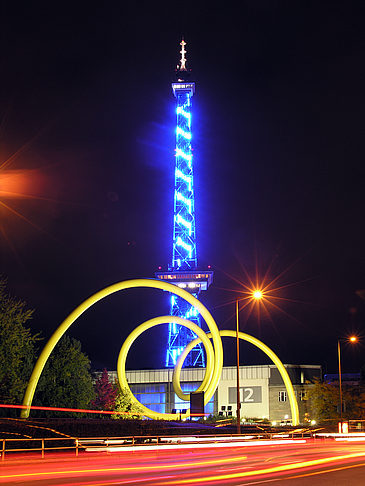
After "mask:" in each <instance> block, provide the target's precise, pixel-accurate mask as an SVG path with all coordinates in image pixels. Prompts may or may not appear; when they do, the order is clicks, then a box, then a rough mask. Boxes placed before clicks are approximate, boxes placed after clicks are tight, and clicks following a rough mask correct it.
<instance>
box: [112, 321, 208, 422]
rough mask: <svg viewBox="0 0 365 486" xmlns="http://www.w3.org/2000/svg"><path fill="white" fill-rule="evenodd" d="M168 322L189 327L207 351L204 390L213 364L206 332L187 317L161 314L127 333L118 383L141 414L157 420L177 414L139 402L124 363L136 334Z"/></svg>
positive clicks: (173, 417) (120, 362)
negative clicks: (150, 407) (157, 410)
mask: <svg viewBox="0 0 365 486" xmlns="http://www.w3.org/2000/svg"><path fill="white" fill-rule="evenodd" d="M169 322H174V323H176V324H179V325H180V326H185V327H187V328H189V329H191V330H192V331H193V332H195V334H197V335H198V336H199V343H200V342H202V343H203V345H204V347H205V351H206V353H207V366H206V369H205V376H204V380H203V383H202V385H203V384H204V391H206V390H205V389H206V388H207V383H209V382H210V379H211V376H212V373H213V366H214V351H213V346H212V344H211V342H210V339H209V338H208V336H207V334H206V333H205V332H204V331H203V330H202V329H201V328H200V327H199V326H198V325H197V324H195V323H194V322H191V321H188V320H187V319H183V318H182V317H177V316H161V317H155V318H154V319H150V320H148V321H146V322H143V324H140V325H139V326H138V327H136V328H135V329H134V330H133V331H132V332H131V333H130V334H129V336H128V337H127V339H126V340H125V341H124V343H123V346H122V347H121V350H120V352H119V356H118V363H117V372H118V380H119V385H120V387H121V389H124V390H126V391H127V392H128V394H129V396H130V399H131V401H132V403H135V404H138V407H139V408H140V409H142V410H143V415H145V416H146V417H149V418H152V419H159V420H176V417H177V415H176V414H175V413H174V414H172V413H158V412H155V411H153V410H151V409H149V408H147V407H146V406H145V405H143V404H142V403H141V402H139V401H138V400H137V398H136V397H135V396H134V395H133V393H132V391H131V389H130V387H129V384H128V381H127V377H126V371H125V363H126V359H127V355H128V351H129V349H130V347H131V346H132V344H133V343H134V341H135V340H136V339H137V338H138V336H140V335H141V334H142V333H143V332H144V331H147V329H150V328H151V327H154V326H158V325H159V324H168V323H169ZM191 349H192V348H191ZM202 385H200V387H199V391H201V389H202ZM214 391H215V390H213V391H210V393H211V396H212V395H213V393H214ZM175 393H176V390H175ZM211 396H210V397H209V399H210V398H211ZM188 399H189V395H188ZM209 399H208V401H209ZM189 414H190V410H187V412H186V414H183V415H182V417H183V418H185V417H188V416H189Z"/></svg>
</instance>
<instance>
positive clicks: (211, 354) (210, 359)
mask: <svg viewBox="0 0 365 486" xmlns="http://www.w3.org/2000/svg"><path fill="white" fill-rule="evenodd" d="M136 287H149V288H157V289H161V290H166V291H168V292H170V293H173V294H175V295H178V296H179V297H181V298H183V299H185V300H186V301H187V302H189V304H191V305H192V306H194V307H195V308H196V309H197V310H198V311H199V312H200V314H201V316H202V317H203V319H204V320H205V322H206V324H207V326H208V328H209V330H210V333H208V334H206V333H204V331H202V329H201V328H200V327H199V326H197V325H196V324H194V323H193V322H191V321H188V320H186V319H182V318H179V317H177V316H162V317H156V318H154V319H150V320H149V321H146V322H144V323H143V324H141V325H140V326H138V327H137V328H136V329H135V330H134V331H132V333H131V334H130V335H129V336H128V337H127V339H126V341H125V342H124V344H123V346H122V348H121V351H120V353H119V357H118V365H117V369H118V379H119V383H120V385H121V387H123V388H125V389H126V390H127V391H128V393H129V394H130V397H131V399H132V401H133V402H134V403H137V404H138V405H139V406H141V407H142V409H143V411H144V412H145V415H146V416H147V417H150V418H164V419H176V414H167V413H165V414H159V413H157V412H154V411H153V410H150V409H148V408H147V407H145V406H144V405H142V404H141V403H140V402H139V401H138V400H137V399H136V398H135V397H134V395H133V394H132V392H131V390H130V388H129V385H128V382H127V379H126V375H125V361H126V357H127V354H128V351H129V348H130V346H131V345H132V343H133V342H134V341H135V339H136V338H137V337H138V336H139V335H140V334H142V333H143V332H144V331H145V330H147V329H149V328H151V327H154V326H156V325H158V324H162V323H169V322H176V323H177V324H180V325H183V326H186V327H188V328H189V329H191V330H193V332H195V333H196V334H197V335H198V336H199V337H198V338H197V339H195V340H193V341H191V342H190V343H189V344H188V346H186V348H185V349H184V351H183V352H182V354H181V356H180V357H179V360H178V362H177V365H176V367H175V370H174V375H173V385H174V390H175V393H176V394H177V395H178V396H179V397H180V398H181V399H183V400H189V395H186V394H184V393H183V392H182V390H181V386H180V373H181V368H182V365H183V363H184V361H185V358H186V356H187V355H188V354H189V352H190V351H191V349H192V348H193V347H194V346H196V344H198V343H199V342H203V345H204V347H205V349H206V352H207V368H206V371H205V376H204V379H203V382H202V384H201V385H200V387H199V388H198V391H204V392H205V403H208V401H209V400H210V399H211V397H212V396H213V394H214V392H215V390H216V388H217V386H218V382H219V378H220V375H221V372H222V367H223V347H222V340H221V336H230V337H235V336H236V333H235V332H234V331H221V332H219V330H218V328H217V325H216V323H215V321H214V319H213V317H212V315H211V314H210V312H209V311H208V309H207V308H206V307H205V306H204V305H203V304H202V303H201V302H199V300H198V299H196V298H195V297H193V296H192V295H191V294H189V293H188V292H186V291H185V290H183V289H181V288H179V287H177V286H175V285H172V284H169V283H167V282H162V281H160V280H152V279H135V280H126V281H124V282H119V283H116V284H113V285H110V286H109V287H106V288H105V289H102V290H100V291H99V292H97V293H95V294H93V295H92V296H91V297H89V298H88V299H86V300H85V301H84V302H83V303H82V304H80V305H79V306H78V307H77V308H76V309H75V310H74V311H73V312H71V314H70V315H69V316H68V317H67V318H66V319H65V320H64V321H63V322H62V323H61V324H60V326H59V327H58V328H57V329H56V331H55V332H54V333H53V335H52V336H51V338H50V339H49V341H48V342H47V344H46V345H45V347H44V349H43V351H42V353H41V354H40V356H39V358H38V360H37V362H36V364H35V366H34V369H33V372H32V375H31V377H30V379H29V383H28V387H27V389H26V392H25V395H24V400H23V406H24V407H25V408H24V409H23V410H22V411H21V417H22V418H27V417H29V412H30V407H31V404H32V400H33V396H34V392H35V389H36V387H37V384H38V380H39V377H40V375H41V373H42V371H43V368H44V366H45V364H46V362H47V359H48V358H49V356H50V354H51V352H52V351H53V349H54V347H55V346H56V344H57V343H58V341H59V340H60V339H61V337H62V336H63V334H64V333H65V332H66V331H67V329H68V328H69V327H70V326H71V325H72V324H73V323H74V322H75V321H76V319H77V318H78V317H80V315H81V314H83V313H84V312H85V311H86V310H87V309H89V308H90V307H91V306H93V305H94V304H95V303H96V302H98V301H99V300H102V299H103V298H105V297H107V296H109V295H111V294H113V293H115V292H118V291H120V290H125V289H129V288H136ZM239 337H240V339H244V340H246V341H248V342H251V343H252V344H254V345H255V346H257V347H259V348H260V349H261V350H262V351H264V352H265V353H266V354H267V355H268V356H269V357H270V358H271V359H272V361H273V362H274V363H275V364H276V366H277V368H278V370H279V372H280V373H281V376H282V378H283V380H284V384H285V387H286V389H287V392H288V397H289V401H290V406H291V412H292V423H293V425H297V424H298V423H299V413H298V404H297V401H296V398H295V394H294V389H293V386H292V384H291V381H290V378H289V375H288V373H287V371H286V370H285V367H284V365H283V364H282V363H281V361H280V360H279V358H278V357H277V356H276V354H275V353H274V352H273V351H272V350H271V349H270V348H269V347H268V346H266V345H265V344H264V343H262V342H261V341H259V340H258V339H256V338H254V337H252V336H250V335H248V334H245V333H241V332H240V333H239ZM209 339H212V340H213V345H214V350H213V347H212V345H211V343H210V341H209ZM184 416H188V413H186V414H185V415H184Z"/></svg>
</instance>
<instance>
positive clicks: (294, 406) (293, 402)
mask: <svg viewBox="0 0 365 486" xmlns="http://www.w3.org/2000/svg"><path fill="white" fill-rule="evenodd" d="M219 334H220V336H221V337H233V338H236V331H219ZM207 337H208V338H211V337H212V335H211V334H210V333H208V334H207ZM238 337H239V338H240V339H242V340H244V341H247V342H249V343H251V344H253V345H254V346H256V347H258V348H259V349H261V351H263V352H264V353H265V354H266V355H267V356H268V357H269V358H270V359H271V361H272V362H273V363H274V364H275V365H276V367H277V369H278V371H279V373H280V374H281V377H282V379H283V381H284V385H285V388H286V391H287V393H288V398H289V403H290V409H291V416H292V424H293V425H298V424H299V409H298V402H297V399H296V396H295V392H294V388H293V385H292V382H291V380H290V377H289V375H288V372H287V371H286V369H285V366H284V365H283V363H282V362H281V361H280V359H279V357H278V356H277V355H276V354H275V353H274V351H272V350H271V349H270V348H269V347H268V346H266V344H264V343H263V342H262V341H260V340H259V339H256V338H255V337H253V336H250V335H249V334H246V333H244V332H239V333H238ZM199 343H200V339H199V337H198V338H196V339H194V340H193V341H190V343H189V344H188V345H187V346H186V347H185V349H184V350H183V352H182V353H181V354H180V356H179V359H178V360H177V363H176V366H175V368H174V373H173V375H172V383H173V386H174V390H175V393H176V395H177V396H178V397H179V398H181V399H182V400H189V395H187V394H184V393H183V391H182V390H181V386H180V374H181V369H182V367H183V364H184V361H185V359H186V357H187V355H188V354H189V353H190V351H191V350H192V349H193V348H194V346H196V345H197V344H199ZM199 391H200V390H199ZM210 398H211V397H209V400H210ZM209 400H208V401H209Z"/></svg>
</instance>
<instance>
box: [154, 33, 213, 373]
mask: <svg viewBox="0 0 365 486" xmlns="http://www.w3.org/2000/svg"><path fill="white" fill-rule="evenodd" d="M180 45H181V51H180V53H181V59H180V64H179V65H178V66H177V69H176V75H177V82H175V83H172V90H173V93H174V96H175V98H176V149H175V189H174V220H173V244H172V263H171V265H170V266H169V267H168V271H167V272H158V273H156V277H157V278H159V279H162V280H165V281H169V282H171V283H174V284H175V285H178V286H179V287H182V288H184V289H185V290H188V291H189V292H191V293H192V294H193V295H194V296H195V297H197V296H198V295H199V293H200V291H201V290H207V288H208V287H209V285H210V284H211V282H212V279H213V272H212V271H210V270H198V258H197V249H196V232H195V209H194V184H193V182H194V178H193V153H192V148H191V139H192V131H191V122H192V111H191V98H192V96H193V94H194V92H195V83H192V82H188V81H187V80H188V78H189V75H190V70H188V69H187V68H186V58H185V54H186V51H185V45H186V43H185V41H184V40H182V41H181V43H180ZM170 315H172V316H179V317H184V318H185V319H189V320H191V321H193V322H194V323H195V324H197V325H198V326H200V315H199V313H198V311H197V310H196V309H195V308H194V307H192V306H191V305H190V304H189V303H187V302H186V301H185V300H183V299H181V298H180V297H177V296H174V295H171V308H170ZM195 338H196V334H195V333H193V332H192V331H191V330H190V329H187V328H185V327H183V326H180V325H177V324H174V323H171V324H169V334H168V345H167V350H166V362H165V364H166V367H172V366H175V364H176V360H177V358H178V356H179V355H180V354H181V352H182V350H183V349H184V348H185V346H186V345H187V344H188V343H189V342H190V341H191V340H192V339H195ZM185 366H205V355H204V351H203V347H202V345H201V344H199V345H197V346H195V348H194V349H193V350H192V351H191V352H190V354H189V355H188V357H187V359H186V360H185Z"/></svg>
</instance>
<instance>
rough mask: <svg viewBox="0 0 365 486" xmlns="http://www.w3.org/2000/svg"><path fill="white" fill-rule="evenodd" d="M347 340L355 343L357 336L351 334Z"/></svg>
mask: <svg viewBox="0 0 365 486" xmlns="http://www.w3.org/2000/svg"><path fill="white" fill-rule="evenodd" d="M349 341H350V342H351V343H356V342H357V337H356V336H351V337H350V339H349Z"/></svg>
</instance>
